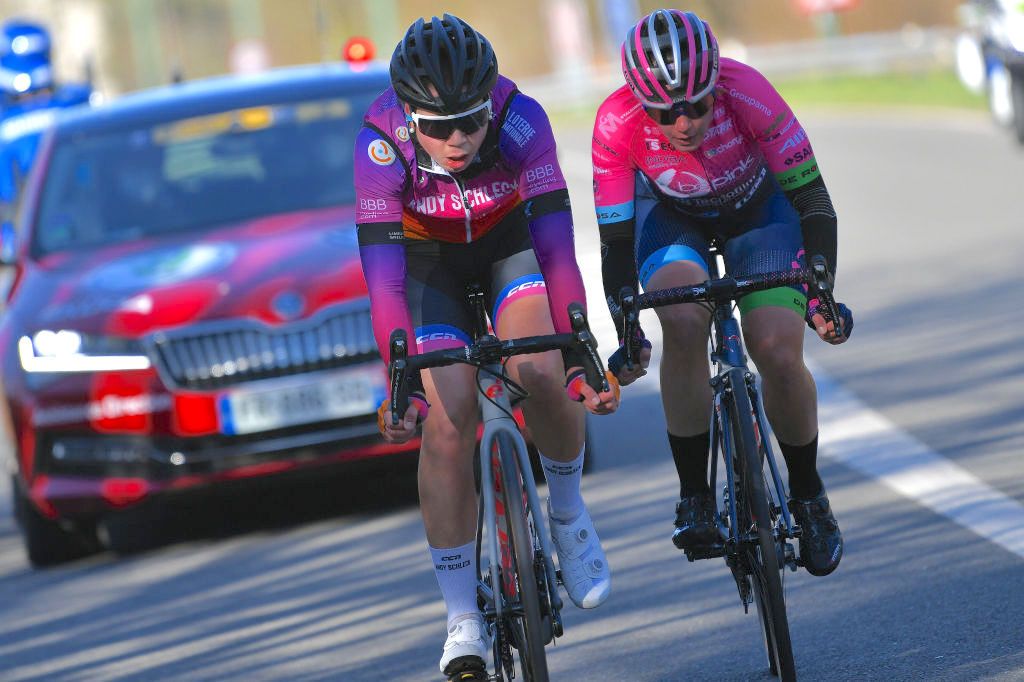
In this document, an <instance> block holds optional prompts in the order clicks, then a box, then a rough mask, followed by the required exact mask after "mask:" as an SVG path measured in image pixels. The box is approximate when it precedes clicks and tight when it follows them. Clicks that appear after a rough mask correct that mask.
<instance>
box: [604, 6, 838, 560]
mask: <svg viewBox="0 0 1024 682" xmlns="http://www.w3.org/2000/svg"><path fill="white" fill-rule="evenodd" d="M622 69H623V75H624V76H625V80H626V85H623V86H622V87H621V88H619V89H618V90H616V91H615V92H614V93H612V94H611V95H610V96H609V97H608V98H607V99H606V100H605V101H604V103H603V104H602V105H601V107H600V108H599V110H598V113H597V120H596V122H595V126H594V138H593V163H594V195H595V202H596V207H597V217H598V223H599V225H600V231H601V242H602V254H603V257H602V275H603V278H604V289H605V295H606V296H607V299H608V304H609V308H610V309H611V310H612V315H613V317H614V318H615V320H616V324H617V326H618V329H619V334H620V337H621V334H622V323H621V315H620V314H619V310H618V305H617V298H618V294H619V291H620V290H621V289H622V287H625V286H629V287H632V288H633V289H634V290H635V289H636V287H637V282H638V281H639V283H640V284H641V285H642V286H643V287H644V289H649V290H653V289H663V288H668V287H676V286H683V285H687V284H694V283H699V282H702V281H704V280H705V279H707V277H708V268H707V263H708V258H709V250H708V249H709V244H710V243H711V241H712V240H714V241H716V242H717V243H718V244H720V245H721V248H722V252H723V253H722V255H723V257H724V259H725V262H726V268H727V270H728V271H729V272H731V273H733V274H734V275H745V274H752V273H758V272H771V271H776V270H782V269H786V268H790V267H801V266H802V265H803V264H804V262H805V260H809V259H810V257H811V256H815V255H822V256H824V257H825V258H826V260H827V263H828V267H829V271H830V273H833V275H834V273H835V265H836V214H835V210H834V209H833V207H832V201H831V199H830V198H829V194H828V191H827V190H826V188H825V183H824V181H823V179H822V177H821V173H820V171H819V170H818V164H817V161H816V159H815V156H814V151H813V150H812V148H811V143H810V141H809V140H808V138H807V133H806V132H805V131H804V129H803V127H802V126H801V125H800V123H799V122H798V121H797V119H796V117H795V116H794V115H793V112H792V111H791V110H790V108H789V106H788V105H787V104H786V102H785V101H783V99H782V97H780V96H779V94H778V93H777V92H776V91H775V89H774V88H773V87H772V86H771V84H770V83H769V82H768V81H767V80H766V79H765V78H764V77H763V76H762V75H761V74H760V73H758V72H757V71H756V70H754V69H753V68H751V67H749V66H747V65H745V64H742V63H740V62H737V61H734V60H731V59H720V58H719V55H718V45H717V42H716V41H715V37H714V35H713V34H712V32H711V29H710V27H709V26H708V25H707V23H705V22H704V21H702V20H701V19H700V18H699V17H698V16H697V15H696V14H694V13H693V12H683V11H680V10H674V9H662V10H657V11H655V12H653V13H651V14H649V15H648V16H645V17H644V18H643V19H641V20H640V22H638V23H637V24H636V26H634V27H633V28H632V29H631V30H630V32H629V34H628V36H627V38H626V40H625V42H624V43H623V46H622ZM839 307H840V311H841V315H842V316H843V321H844V330H845V331H844V334H843V335H838V334H837V333H836V326H835V324H834V322H833V321H831V320H827V319H825V317H824V316H823V315H822V313H821V311H819V310H818V307H817V301H816V300H811V301H807V299H806V296H805V293H804V291H803V290H802V289H799V288H780V289H773V290H770V291H767V292H761V293H757V294H752V295H749V296H747V297H745V298H743V299H742V300H741V301H740V304H739V308H740V312H741V314H742V322H743V332H744V337H745V339H746V342H747V348H748V350H749V352H750V355H751V357H752V358H753V360H754V362H755V363H756V364H757V367H758V370H759V371H760V374H761V376H762V381H763V391H762V394H763V397H764V403H765V410H766V412H767V414H768V419H769V421H770V423H771V426H772V429H773V430H774V431H775V435H776V437H777V438H778V440H779V444H780V446H781V449H782V452H783V456H784V457H785V460H786V464H787V468H788V470H789V484H790V495H791V497H790V499H789V502H788V504H789V507H790V509H791V510H792V511H793V513H794V515H795V516H796V518H797V519H798V521H799V522H800V524H801V526H802V527H803V529H804V532H803V535H802V536H801V538H800V555H801V560H802V562H803V564H804V565H805V567H806V568H807V570H808V571H809V572H810V573H812V574H814V575H827V574H829V573H831V572H832V571H833V570H835V568H836V567H837V566H838V564H839V560H840V558H841V557H842V548H843V542H842V535H841V534H840V531H839V526H838V524H837V523H836V520H835V517H834V516H833V514H832V510H831V507H830V505H829V501H828V497H827V495H826V492H825V488H824V485H823V484H822V481H821V478H820V477H819V475H818V471H817V444H818V424H817V394H816V390H815V386H814V380H813V378H812V377H811V375H810V373H809V372H808V370H807V367H806V366H805V364H804V361H803V323H804V320H805V319H806V321H807V323H808V324H809V325H810V326H811V328H812V329H814V330H815V331H816V332H817V333H818V335H819V336H820V337H821V338H822V339H823V340H825V341H827V342H829V343H833V344H835V343H842V342H843V341H845V340H846V336H847V335H848V334H849V332H850V331H851V330H852V327H853V318H852V315H851V314H850V312H849V309H848V308H846V306H843V305H840V306H839ZM657 312H658V317H659V320H660V322H661V325H662V332H663V338H664V348H663V357H662V362H661V373H662V381H661V386H662V402H663V406H664V409H665V418H666V422H667V425H668V440H669V444H670V447H671V450H672V456H673V459H674V461H675V464H676V469H677V471H678V474H679V481H680V501H679V503H678V505H677V507H676V519H675V526H676V528H675V531H674V533H673V538H672V539H673V542H674V543H675V545H676V546H677V547H679V548H681V549H682V548H686V547H693V546H699V545H702V544H706V543H707V542H709V541H710V539H712V538H713V537H714V536H715V534H716V530H715V526H714V518H713V515H714V496H713V492H712V491H711V490H709V489H708V482H707V479H708V476H707V472H708V453H709V432H708V424H709V422H710V410H711V389H710V387H709V385H708V378H709V374H708V363H707V330H708V324H709V313H708V312H707V311H706V310H705V309H703V308H702V307H700V306H698V305H696V304H687V305H677V306H670V307H666V308H659V309H657ZM644 346H645V349H644V351H643V354H642V355H643V357H642V365H643V366H644V367H645V366H646V365H647V362H648V361H649V359H650V344H649V343H647V342H646V340H645V343H644ZM622 360H623V358H622V351H621V348H620V350H619V351H617V352H616V354H615V355H613V357H612V359H611V360H610V361H609V366H610V367H611V368H613V369H614V370H615V371H616V372H617V374H618V377H619V380H620V383H621V384H623V385H626V384H629V383H631V382H633V381H635V380H636V379H637V378H638V377H639V376H641V375H642V374H644V373H645V370H644V369H643V368H642V367H637V368H635V369H633V370H627V369H625V368H624V367H623V363H622Z"/></svg>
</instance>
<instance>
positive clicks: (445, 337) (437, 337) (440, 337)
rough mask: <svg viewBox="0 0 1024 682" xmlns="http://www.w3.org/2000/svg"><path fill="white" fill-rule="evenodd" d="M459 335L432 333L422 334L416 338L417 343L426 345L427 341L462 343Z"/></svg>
mask: <svg viewBox="0 0 1024 682" xmlns="http://www.w3.org/2000/svg"><path fill="white" fill-rule="evenodd" d="M461 340H462V339H460V338H459V336H458V335H457V334H455V333H454V332H448V331H444V332H430V333H428V334H420V335H419V336H417V337H416V343H418V344H424V343H426V342H427V341H461Z"/></svg>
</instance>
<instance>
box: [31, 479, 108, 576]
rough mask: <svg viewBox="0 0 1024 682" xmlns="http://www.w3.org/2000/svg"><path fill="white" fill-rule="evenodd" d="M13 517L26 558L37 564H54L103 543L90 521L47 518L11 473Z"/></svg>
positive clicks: (92, 551)
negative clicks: (69, 525)
mask: <svg viewBox="0 0 1024 682" xmlns="http://www.w3.org/2000/svg"><path fill="white" fill-rule="evenodd" d="M11 488H12V495H13V501H14V517H15V519H16V520H17V522H18V525H19V526H20V527H21V535H22V540H23V542H24V544H25V553H26V554H27V555H28V560H29V562H30V563H31V564H32V565H33V566H35V567H37V568H43V567H46V566H56V565H58V564H64V563H67V562H69V561H74V560H75V559H81V558H83V557H86V556H89V555H91V554H96V553H97V552H99V551H100V550H101V549H102V547H101V546H100V543H99V541H98V539H97V537H96V531H95V528H94V527H93V526H92V525H91V524H80V525H78V526H72V527H70V528H69V527H67V526H65V525H64V524H68V523H70V522H63V523H62V522H59V521H53V520H51V519H48V518H46V517H45V516H43V515H42V514H41V513H39V510H38V509H36V508H35V505H33V504H32V502H31V501H29V499H28V497H27V496H26V495H25V493H24V491H23V490H22V488H21V486H20V485H18V481H17V480H16V479H14V478H13V477H12V480H11Z"/></svg>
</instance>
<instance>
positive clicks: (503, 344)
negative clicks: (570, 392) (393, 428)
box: [389, 303, 609, 425]
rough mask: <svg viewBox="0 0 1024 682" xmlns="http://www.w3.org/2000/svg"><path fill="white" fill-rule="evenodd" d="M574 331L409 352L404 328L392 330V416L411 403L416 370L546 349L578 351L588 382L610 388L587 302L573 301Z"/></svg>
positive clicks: (395, 418) (394, 419)
mask: <svg viewBox="0 0 1024 682" xmlns="http://www.w3.org/2000/svg"><path fill="white" fill-rule="evenodd" d="M568 312H569V320H570V322H571V324H572V332H571V333H565V334H545V335H542V336H527V337H523V338H519V339H509V340H507V341H501V340H500V339H498V338H497V337H495V336H492V335H490V334H485V335H484V336H481V337H480V338H478V339H477V340H476V341H474V342H473V343H471V344H470V345H468V346H460V347H458V348H442V349H439V350H434V351H430V352H429V353H420V354H418V355H409V343H408V338H407V336H406V333H405V330H404V329H396V330H394V331H393V332H391V339H390V349H391V363H390V366H389V374H390V377H391V420H392V424H393V425H397V424H398V421H399V419H401V417H402V416H403V415H405V411H406V410H407V409H408V407H409V377H410V376H411V375H412V373H413V372H418V371H420V370H422V369H429V368H431V367H445V366H447V365H454V364H456V363H464V364H468V365H475V366H477V367H481V366H483V365H488V364H494V363H499V362H501V360H502V359H503V358H508V357H512V356H513V355H526V354H529V353H543V352H546V351H551V350H561V351H570V352H576V354H577V357H579V359H580V361H581V363H582V365H583V370H584V372H586V379H587V384H588V385H589V386H590V387H591V388H593V389H594V390H595V391H597V392H598V393H600V392H602V391H607V390H609V386H608V379H607V377H606V376H605V374H604V364H603V363H602V362H601V356H600V355H598V353H597V340H596V339H595V338H594V335H593V334H592V333H591V332H590V325H589V324H588V323H587V316H586V314H585V313H584V312H583V306H581V305H580V304H579V303H570V304H569V306H568Z"/></svg>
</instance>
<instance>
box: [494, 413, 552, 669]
mask: <svg viewBox="0 0 1024 682" xmlns="http://www.w3.org/2000/svg"><path fill="white" fill-rule="evenodd" d="M496 443H497V448H498V457H499V459H500V461H501V490H502V501H503V502H504V505H505V519H506V522H507V523H508V529H509V555H510V563H511V567H510V568H511V569H512V570H513V571H514V572H515V578H516V579H515V580H514V581H512V582H513V584H514V590H515V594H506V595H505V596H506V598H507V599H508V602H509V604H510V605H511V606H512V614H511V619H510V620H511V623H512V635H513V639H514V640H515V644H516V648H517V649H518V650H519V660H520V662H521V664H522V669H523V679H524V680H530V681H533V682H546V681H547V679H548V664H547V658H546V656H545V653H544V643H545V639H546V637H545V628H544V615H543V610H542V608H541V595H540V589H539V583H538V581H537V572H536V570H535V564H534V557H535V556H536V547H537V543H536V542H535V539H534V534H533V532H532V530H531V525H530V520H529V519H528V518H527V509H526V505H525V504H524V502H523V483H522V478H521V475H520V472H519V457H518V455H517V454H516V446H515V443H514V442H513V439H512V436H511V435H509V434H507V433H499V434H498V435H497V439H496ZM506 582H507V581H506V580H502V589H503V590H505V591H510V590H509V589H508V588H507V587H506Z"/></svg>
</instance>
